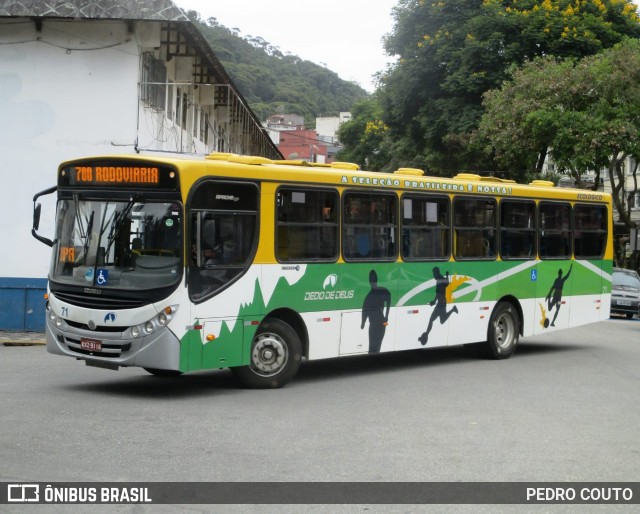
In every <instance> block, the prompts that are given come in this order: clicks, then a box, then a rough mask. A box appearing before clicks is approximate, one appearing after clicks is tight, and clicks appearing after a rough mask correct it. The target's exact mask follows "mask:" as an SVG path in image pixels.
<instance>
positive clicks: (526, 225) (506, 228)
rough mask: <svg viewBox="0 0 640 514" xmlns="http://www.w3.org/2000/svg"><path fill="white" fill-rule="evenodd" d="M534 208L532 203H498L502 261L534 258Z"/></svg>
mask: <svg viewBox="0 0 640 514" xmlns="http://www.w3.org/2000/svg"><path fill="white" fill-rule="evenodd" d="M535 207H536V206H535V203H534V202H526V201H516V200H503V201H502V202H500V254H501V256H502V258H503V259H533V258H534V257H535V255H536V248H535V233H536V228H535V222H534V220H535Z"/></svg>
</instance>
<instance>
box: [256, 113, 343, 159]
mask: <svg viewBox="0 0 640 514" xmlns="http://www.w3.org/2000/svg"><path fill="white" fill-rule="evenodd" d="M350 119H351V113H349V112H341V113H340V116H332V117H319V118H316V129H315V130H308V129H306V128H305V126H304V118H303V117H302V116H299V115H297V114H274V115H273V116H270V117H269V118H268V119H267V121H266V122H265V126H266V128H267V130H268V131H269V135H270V136H271V139H272V140H273V142H274V144H275V145H276V146H277V147H278V149H279V150H280V153H282V155H283V156H284V157H285V159H293V160H295V159H302V160H305V161H308V162H320V163H331V162H333V161H335V156H336V154H337V153H338V152H339V151H340V150H341V148H342V147H341V145H340V141H339V140H338V137H337V132H338V128H339V127H340V125H341V124H342V123H344V122H345V121H348V120H350Z"/></svg>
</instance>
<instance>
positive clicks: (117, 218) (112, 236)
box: [100, 195, 140, 255]
mask: <svg viewBox="0 0 640 514" xmlns="http://www.w3.org/2000/svg"><path fill="white" fill-rule="evenodd" d="M139 199H140V196H139V195H136V196H132V197H131V198H130V199H129V201H128V202H127V205H125V206H124V209H122V211H120V212H116V213H115V214H114V216H113V222H112V223H111V229H110V230H109V236H108V237H107V240H108V244H107V250H106V254H107V255H108V254H109V250H110V249H111V246H112V245H113V242H114V241H115V240H116V238H117V237H118V234H120V230H122V222H123V221H124V220H125V219H127V218H128V216H129V213H130V212H131V209H132V208H133V205H134V204H135V203H136V202H137V201H138V200H139ZM105 229H106V227H105ZM103 233H104V231H102V232H101V233H100V238H102V234H103Z"/></svg>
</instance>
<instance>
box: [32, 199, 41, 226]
mask: <svg viewBox="0 0 640 514" xmlns="http://www.w3.org/2000/svg"><path fill="white" fill-rule="evenodd" d="M41 211H42V204H36V206H35V207H34V209H33V230H36V231H37V230H38V229H39V228H40V213H41Z"/></svg>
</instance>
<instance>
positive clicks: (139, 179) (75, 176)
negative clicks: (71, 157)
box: [59, 162, 178, 190]
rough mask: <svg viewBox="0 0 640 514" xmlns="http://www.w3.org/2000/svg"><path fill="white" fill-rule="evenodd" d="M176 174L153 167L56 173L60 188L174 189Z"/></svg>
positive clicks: (111, 165)
mask: <svg viewBox="0 0 640 514" xmlns="http://www.w3.org/2000/svg"><path fill="white" fill-rule="evenodd" d="M177 184H178V181H177V172H176V171H175V170H173V169H171V168H169V167H166V166H163V167H161V166H154V165H153V163H146V162H144V163H141V162H137V163H132V162H108V163H105V162H101V163H93V162H92V163H87V162H83V163H76V164H73V165H69V166H65V167H63V168H62V169H61V170H60V175H59V186H60V187H63V188H64V187H74V188H75V187H80V188H82V187H90V188H95V187H99V188H103V187H117V188H123V189H139V188H145V189H147V188H152V189H172V190H176V189H177Z"/></svg>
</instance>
